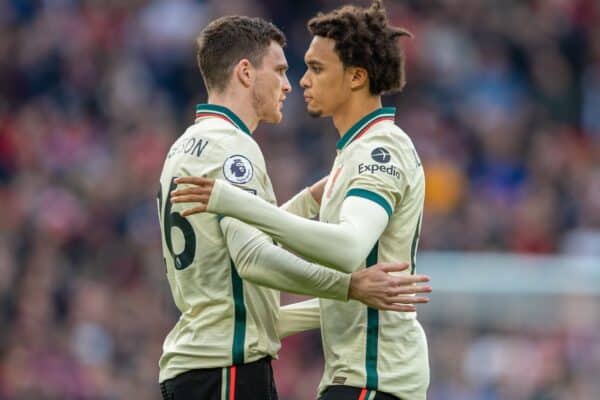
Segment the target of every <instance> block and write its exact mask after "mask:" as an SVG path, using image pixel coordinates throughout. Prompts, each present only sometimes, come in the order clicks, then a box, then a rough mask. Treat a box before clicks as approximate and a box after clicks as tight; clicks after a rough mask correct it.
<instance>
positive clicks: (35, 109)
mask: <svg viewBox="0 0 600 400" xmlns="http://www.w3.org/2000/svg"><path fill="white" fill-rule="evenodd" d="M339 4H341V2H340V1H332V0H331V1H328V0H321V1H316V0H310V1H308V0H304V1H297V2H296V1H280V0H207V1H193V0H172V1H158V0H157V1H148V0H133V1H119V0H110V1H109V0H106V1H101V0H89V1H75V0H46V1H43V0H1V1H0V204H1V206H2V211H1V212H0V216H1V218H0V399H2V400H16V399H19V400H26V399H31V400H33V399H35V400H50V399H74V400H83V399H94V400H109V399H110V400H112V399H158V388H157V386H156V384H155V382H156V377H157V359H158V357H159V354H160V348H161V343H162V340H163V338H164V335H165V334H166V332H167V331H168V329H170V327H171V325H172V323H173V321H174V319H175V318H176V313H175V310H174V307H173V305H172V301H171V299H170V295H169V293H168V287H167V284H166V280H165V277H164V267H163V264H162V256H161V253H160V243H159V236H158V224H157V218H156V211H155V210H156V208H155V200H154V198H155V194H156V188H157V179H158V175H159V171H160V168H161V164H162V161H163V157H164V155H165V152H166V150H167V148H168V146H169V145H170V143H171V142H172V141H173V140H174V138H175V137H176V136H177V135H178V134H180V133H181V132H182V131H183V129H184V128H185V127H186V126H187V125H188V124H190V123H191V122H192V120H193V115H194V105H195V104H196V103H198V102H202V101H204V100H205V93H204V92H203V86H202V84H201V78H200V75H199V73H198V72H197V68H196V64H195V59H194V57H195V54H194V53H195V49H194V41H193V39H194V37H195V35H196V34H197V33H198V32H199V30H200V29H201V27H202V26H204V24H205V23H206V22H207V21H209V20H210V19H211V18H213V17H215V16H220V15H225V14H232V13H235V14H247V15H252V16H263V17H266V18H268V19H271V20H273V21H274V22H275V23H276V24H277V25H278V26H280V27H281V28H282V29H283V30H284V31H285V32H286V34H287V35H288V47H287V49H286V52H287V56H288V59H289V62H290V65H291V69H290V72H289V76H290V80H291V81H292V83H293V85H294V92H293V93H292V94H291V95H290V96H289V98H288V100H287V103H286V105H285V107H284V113H285V118H284V122H283V123H282V124H281V125H280V126H276V127H275V126H267V125H263V126H261V127H259V129H258V130H257V132H256V134H255V137H256V140H257V141H258V142H259V143H260V145H261V146H262V148H263V150H264V154H265V157H266V159H267V165H268V168H269V171H270V174H271V176H272V179H273V184H274V187H275V190H276V192H277V195H278V198H279V200H280V202H281V201H284V200H286V199H288V198H289V197H290V196H291V195H292V194H293V193H294V192H295V191H297V190H298V189H300V188H302V187H303V186H305V185H307V184H309V183H310V182H312V181H313V180H315V179H317V178H319V177H321V176H323V175H325V174H326V173H327V172H328V166H329V164H330V162H331V160H332V159H333V150H334V143H335V141H336V140H337V138H336V133H335V131H334V129H333V127H332V124H331V122H330V121H328V120H312V119H310V118H308V117H307V115H306V113H305V110H304V104H303V100H302V97H301V90H299V88H298V80H299V78H300V76H301V74H302V73H303V71H304V66H303V63H302V58H303V52H304V50H305V48H306V47H307V45H308V42H309V40H310V38H309V36H308V34H307V32H306V29H305V22H306V20H307V19H308V18H309V17H310V16H312V15H313V14H314V13H315V12H316V11H317V10H329V9H332V8H333V7H335V6H338V5H339ZM361 4H365V3H364V2H363V3H361ZM386 5H387V8H388V10H389V14H390V17H391V20H392V22H393V23H395V24H398V25H402V26H404V27H406V28H408V29H409V30H411V31H412V32H413V33H414V34H415V39H414V40H411V41H405V45H406V49H407V50H406V53H407V57H408V64H407V67H408V85H407V87H406V90H405V91H404V93H403V94H402V95H400V96H394V97H387V98H385V99H384V103H385V104H386V105H396V106H397V107H398V116H397V122H398V124H399V125H400V126H401V127H402V128H404V129H405V130H406V131H407V132H408V133H409V134H410V135H411V137H412V138H413V139H414V141H415V143H416V146H417V148H418V150H419V152H420V154H421V157H422V159H423V162H424V165H425V169H426V173H427V185H428V194H427V203H426V213H425V222H424V224H423V234H422V239H421V243H420V251H421V254H422V256H420V258H419V260H420V261H419V267H418V268H419V272H422V273H430V274H431V275H432V276H434V281H433V286H434V290H436V291H437V292H436V293H434V294H433V295H432V300H433V301H432V303H431V304H429V305H426V306H423V307H421V308H420V310H421V318H422V320H423V321H424V323H425V325H426V329H427V332H428V336H429V340H430V350H431V363H432V384H431V389H430V396H429V397H430V399H432V400H471V399H472V400H474V399H482V400H488V399H489V400H496V399H498V400H500V399H503V400H504V399H509V400H512V399H514V400H518V399H524V400H554V399H560V400H563V399H565V400H566V399H569V400H574V399H581V400H584V399H585V400H591V399H597V398H600V386H599V382H598V376H600V333H599V332H600V321H599V320H600V310H599V308H600V307H599V306H598V305H599V301H598V300H599V298H600V294H599V292H600V289H599V288H600V284H599V283H598V282H599V279H598V271H599V270H600V5H599V3H598V2H597V1H594V0H572V1H569V0H547V1H542V0H539V1H502V2H493V1H477V0H447V1H434V0H428V1H424V0H419V1H417V0H413V1H408V0H407V1H400V0H387V2H386ZM432 251H450V252H451V253H443V254H439V253H437V255H436V253H431V252H432ZM462 252H466V253H462ZM482 252H484V253H482ZM501 253H502V254H505V253H506V254H508V253H510V254H512V256H506V255H498V254H501ZM445 254H446V255H447V256H446V255H445ZM515 254H516V255H515ZM524 254H527V255H530V254H544V255H546V256H547V258H535V257H530V256H527V257H526V258H520V256H519V255H524ZM471 255H473V257H475V258H474V259H473V258H470V257H471ZM567 256H569V257H572V256H574V257H575V258H568V259H567V258H562V257H567ZM583 256H585V257H587V258H585V260H587V262H580V261H581V260H582V258H581V257H583ZM503 257H506V258H503ZM427 260H432V261H430V262H427ZM494 260H495V262H494ZM523 260H525V261H527V262H526V263H525V261H523ZM531 260H534V261H533V262H529V261H531ZM521 261H523V264H522V263H521ZM469 263H470V264H469ZM525 264H526V265H525ZM553 264H556V265H558V267H557V268H554V267H552V265H553ZM468 265H471V266H470V267H468ZM467 267H468V268H467ZM521 267H522V268H521ZM461 268H466V269H465V270H464V271H463V270H462V269H461ZM458 270H461V271H462V272H461V273H460V274H458V273H455V271H458ZM525 270H527V272H528V274H529V273H531V274H533V275H527V274H524V271H525ZM436 273H439V274H440V275H439V276H440V277H443V279H442V278H440V279H438V280H437V281H436V280H435V276H436V275H435V274H436ZM532 276H534V277H550V278H552V279H553V280H552V282H553V283H552V284H554V285H556V288H558V290H550V289H548V288H549V287H550V286H549V285H550V284H548V285H546V283H544V282H542V280H536V279H535V278H533V279H532V278H531V277H532ZM486 277H487V278H489V279H487V281H486V280H485V279H484V281H483V282H481V283H480V282H479V281H477V279H479V278H486ZM494 277H498V278H499V280H498V282H499V281H500V280H502V284H500V283H498V285H501V289H502V290H498V285H496V284H495V283H496V281H495V280H494V279H495V278H494ZM500 278H505V279H500ZM540 279H541V278H540ZM457 282H458V283H461V284H463V285H462V286H460V285H459V286H456V287H454V289H452V288H450V286H452V284H453V283H457ZM573 282H581V285H579V284H573ZM469 284H472V285H471V287H476V289H477V290H469V289H468V288H466V287H467V286H469ZM513 284H514V285H516V286H520V287H521V289H520V292H519V293H515V289H514V287H513ZM586 284H587V285H588V287H587V288H585V289H584V286H585V285H586ZM528 290H531V291H532V292H542V295H543V296H542V297H536V298H535V299H532V298H531V297H530V296H528V295H527V294H528ZM489 291H494V292H495V293H496V296H497V297H496V298H495V299H494V300H493V301H489V300H490V298H488V297H486V293H488V292H489ZM436 296H439V297H436ZM444 296H445V297H444ZM515 296H516V297H515ZM292 299H296V298H294V297H291V296H286V297H285V301H291V300H292ZM436 299H438V301H436ZM441 299H443V301H442V300H441ZM453 299H456V301H453ZM486 299H487V300H488V301H487V302H486ZM515 299H516V300H515ZM459 300H460V301H459ZM533 300H535V301H533ZM536 302H537V303H536ZM533 303H535V304H536V306H535V307H534V309H533V310H531V309H528V306H531V304H533ZM477 304H479V305H484V304H488V305H489V308H487V307H488V306H485V307H484V308H483V309H479V310H478V311H476V310H473V309H472V306H474V305H477ZM446 307H448V308H446ZM469 307H471V308H469ZM536 307H537V308H536ZM530 308H531V307H530ZM519 310H523V313H519V312H517V311H519ZM505 314H506V315H511V316H512V317H511V318H502V316H503V315H505ZM540 315H541V316H543V317H540ZM536 316H537V317H538V318H536ZM549 321H550V323H549ZM321 362H322V360H321V355H320V344H319V336H318V333H308V334H303V335H299V336H297V337H293V338H290V339H286V341H285V342H284V349H283V350H282V353H281V360H280V361H277V362H275V369H276V374H277V383H278V387H279V392H280V397H281V399H283V400H303V399H309V398H313V397H311V396H312V395H313V393H314V390H315V387H316V384H317V381H318V379H319V376H320V373H321Z"/></svg>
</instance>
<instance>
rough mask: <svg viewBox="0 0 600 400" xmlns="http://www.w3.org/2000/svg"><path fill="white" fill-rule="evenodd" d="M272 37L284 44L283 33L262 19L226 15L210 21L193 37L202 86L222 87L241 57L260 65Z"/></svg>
mask: <svg viewBox="0 0 600 400" xmlns="http://www.w3.org/2000/svg"><path fill="white" fill-rule="evenodd" d="M272 41H275V42H277V43H278V44H279V45H281V47H284V46H285V35H284V34H283V32H281V30H279V28H277V27H276V26H275V25H273V24H272V23H271V22H268V21H265V20H264V19H261V18H250V17H245V16H227V17H221V18H218V19H216V20H214V21H212V22H211V23H210V24H208V25H207V26H206V27H205V28H204V29H203V30H202V32H201V33H200V35H199V36H198V37H197V38H196V44H197V45H198V54H197V60H198V67H199V68H200V73H201V74H202V78H203V79H204V84H205V85H206V89H207V90H208V91H212V90H216V91H223V90H224V89H225V88H226V86H227V84H228V83H229V79H230V75H231V70H232V68H233V67H234V66H235V65H236V64H237V63H238V62H239V61H240V60H241V59H244V58H247V59H248V60H249V61H250V62H251V63H252V64H253V65H254V66H255V67H257V68H260V66H261V65H262V60H263V57H264V55H265V54H266V52H267V49H268V47H269V46H270V45H271V42H272Z"/></svg>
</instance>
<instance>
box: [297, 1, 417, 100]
mask: <svg viewBox="0 0 600 400" xmlns="http://www.w3.org/2000/svg"><path fill="white" fill-rule="evenodd" d="M308 30H309V31H310V33H311V34H313V35H315V36H322V37H326V38H329V39H333V40H334V41H335V51H336V52H337V54H338V56H339V57H340V59H341V60H342V63H343V64H344V66H351V67H361V68H364V69H366V70H367V72H368V74H369V91H370V93H371V94H375V95H379V94H382V93H384V92H393V91H399V90H401V89H402V88H403V87H404V83H405V77H404V56H403V54H402V49H401V48H400V47H399V46H398V44H397V43H396V39H397V38H399V37H401V36H408V37H412V34H411V33H410V32H408V31H407V30H405V29H402V28H395V27H393V26H390V25H389V23H388V19H387V13H386V11H385V8H384V7H383V4H382V0H375V1H374V2H373V3H372V4H371V6H370V7H369V8H362V7H356V6H350V5H346V6H343V7H341V8H338V9H336V10H333V11H331V12H329V13H327V14H323V13H319V14H317V16H316V17H314V18H312V19H311V20H309V21H308Z"/></svg>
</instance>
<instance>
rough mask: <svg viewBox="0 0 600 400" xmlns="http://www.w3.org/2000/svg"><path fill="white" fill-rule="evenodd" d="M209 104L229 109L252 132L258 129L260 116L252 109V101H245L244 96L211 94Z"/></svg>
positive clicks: (228, 93)
mask: <svg viewBox="0 0 600 400" xmlns="http://www.w3.org/2000/svg"><path fill="white" fill-rule="evenodd" d="M208 104H216V105H219V106H223V107H227V108H228V109H230V110H231V111H232V112H233V113H234V114H235V115H237V116H238V118H239V119H241V120H242V121H243V122H244V124H246V126H247V127H248V129H250V132H254V131H255V130H256V128H257V127H258V116H257V115H256V112H255V111H254V108H253V107H252V101H251V99H245V98H244V95H243V94H240V93H237V94H234V93H230V92H227V91H226V92H223V93H211V94H209V96H208Z"/></svg>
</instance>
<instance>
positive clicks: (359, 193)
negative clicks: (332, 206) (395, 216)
mask: <svg viewBox="0 0 600 400" xmlns="http://www.w3.org/2000/svg"><path fill="white" fill-rule="evenodd" d="M350 196H356V197H362V198H363V199H367V200H371V201H373V202H375V203H377V204H379V205H380V206H381V207H383V209H384V210H385V212H386V213H387V215H388V217H391V216H392V212H393V209H392V206H391V205H390V203H388V202H387V200H386V199H384V198H383V196H381V195H380V194H378V193H375V192H371V191H370V190H366V189H357V188H354V189H350V190H349V191H348V193H346V197H350Z"/></svg>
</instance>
